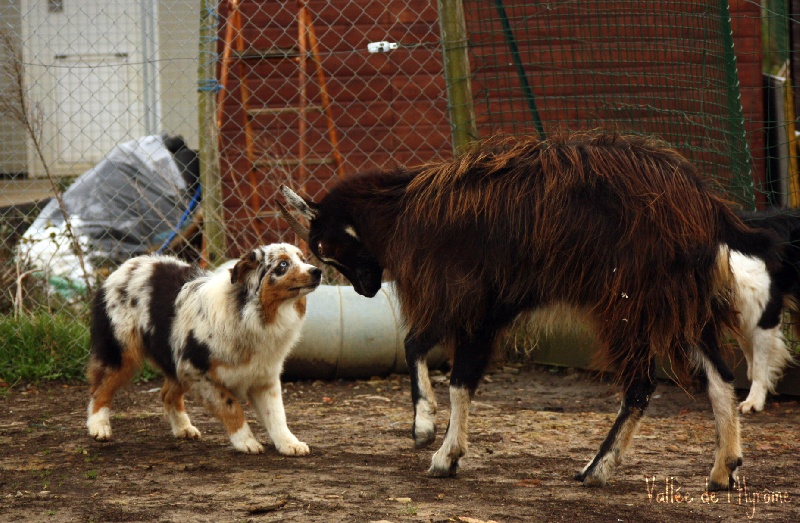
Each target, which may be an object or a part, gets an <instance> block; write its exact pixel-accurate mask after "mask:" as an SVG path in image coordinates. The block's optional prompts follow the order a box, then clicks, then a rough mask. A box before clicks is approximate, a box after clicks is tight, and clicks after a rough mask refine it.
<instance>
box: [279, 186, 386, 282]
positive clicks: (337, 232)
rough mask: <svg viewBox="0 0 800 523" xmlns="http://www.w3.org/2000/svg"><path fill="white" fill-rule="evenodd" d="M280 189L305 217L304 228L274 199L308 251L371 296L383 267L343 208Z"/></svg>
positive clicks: (283, 187)
mask: <svg viewBox="0 0 800 523" xmlns="http://www.w3.org/2000/svg"><path fill="white" fill-rule="evenodd" d="M281 193H282V194H283V196H284V197H285V198H286V201H287V202H288V203H289V205H291V206H292V207H294V208H295V209H296V210H297V211H298V212H299V213H300V214H301V215H303V217H305V218H306V219H307V220H308V222H309V224H310V225H309V228H308V229H307V228H305V227H304V226H303V225H302V224H300V222H298V221H297V220H296V219H295V218H294V217H293V216H292V215H291V214H289V212H288V211H287V210H286V209H285V208H284V207H283V205H281V204H280V203H278V205H279V206H280V208H281V212H282V213H283V216H284V218H286V221H287V222H289V225H290V226H291V227H292V230H294V232H295V233H297V235H298V236H300V237H301V238H302V239H303V240H305V241H306V243H308V246H309V247H310V248H311V252H313V253H314V255H315V256H316V257H317V258H319V259H320V260H321V261H323V262H324V263H327V264H329V265H332V266H333V267H334V268H336V269H337V270H338V271H339V272H341V273H342V274H343V275H344V277H345V278H347V279H348V280H350V283H351V284H353V288H354V289H355V291H356V292H357V293H359V294H361V295H362V296H366V297H368V298H372V297H373V296H375V295H376V294H377V293H378V291H379V290H380V288H381V275H382V273H383V268H382V267H381V265H380V263H378V260H377V259H376V258H375V256H374V255H373V254H372V253H371V252H369V250H368V249H367V248H366V247H365V246H364V242H363V241H362V239H361V237H360V236H359V233H358V231H357V230H356V228H355V226H354V225H353V223H352V222H351V220H350V219H349V218H348V214H347V210H346V209H344V208H342V206H341V205H337V204H332V203H331V202H326V200H324V199H323V200H322V201H320V202H319V203H314V202H311V201H307V200H305V199H304V198H303V197H301V196H299V195H298V194H296V193H295V192H293V191H292V190H291V189H289V188H288V187H286V186H281Z"/></svg>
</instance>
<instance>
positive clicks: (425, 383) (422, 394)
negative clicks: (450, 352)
mask: <svg viewBox="0 0 800 523" xmlns="http://www.w3.org/2000/svg"><path fill="white" fill-rule="evenodd" d="M438 342H439V337H438V336H436V335H432V334H430V333H422V334H417V333H416V332H415V331H414V330H413V329H412V330H411V331H410V332H409V333H408V335H407V336H406V339H405V348H406V364H407V365H408V373H409V375H410V377H411V401H412V402H413V403H414V425H413V427H412V429H411V435H412V436H413V438H414V445H415V446H416V447H417V448H421V447H426V446H428V445H430V444H431V443H433V440H434V438H436V395H435V394H434V393H433V387H432V386H431V380H430V377H429V376H428V363H427V360H426V355H427V354H428V352H429V351H430V350H431V349H432V348H433V347H434V346H435V345H436V344H437V343H438Z"/></svg>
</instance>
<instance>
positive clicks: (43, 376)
mask: <svg viewBox="0 0 800 523" xmlns="http://www.w3.org/2000/svg"><path fill="white" fill-rule="evenodd" d="M0 340H3V342H2V343H0V381H5V382H7V383H8V384H10V385H15V384H17V383H20V382H32V383H36V382H39V381H47V380H67V381H76V380H81V381H82V380H84V379H85V378H84V372H85V368H86V362H87V359H88V355H89V351H88V347H89V327H88V325H87V324H86V323H85V322H83V321H81V320H79V319H76V318H75V317H74V316H73V315H70V314H67V313H55V314H48V313H37V314H32V315H23V316H20V317H19V318H13V317H10V316H5V317H2V318H0Z"/></svg>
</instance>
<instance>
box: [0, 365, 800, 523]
mask: <svg viewBox="0 0 800 523" xmlns="http://www.w3.org/2000/svg"><path fill="white" fill-rule="evenodd" d="M434 380H435V381H436V382H437V384H436V392H437V395H438V398H439V402H440V408H439V414H438V420H439V437H438V438H437V441H436V443H435V444H434V445H435V447H432V448H428V449H421V450H415V449H414V448H413V441H412V440H411V439H410V429H411V421H412V420H411V416H412V414H411V412H412V410H411V405H410V394H409V387H408V377H407V376H391V377H389V378H387V379H372V380H365V381H335V382H319V381H317V382H310V381H308V382H303V381H299V382H288V383H285V384H284V389H285V402H286V410H287V416H288V418H289V426H290V428H291V429H292V430H293V432H294V433H295V434H296V435H297V436H298V437H299V438H300V439H301V440H303V441H306V442H307V443H308V444H309V445H310V446H311V449H312V453H311V455H310V456H307V457H301V458H288V457H283V456H280V455H278V454H277V453H276V452H275V450H274V449H273V448H268V450H267V451H266V453H265V454H262V455H243V454H239V453H236V452H235V451H233V449H232V447H231V446H230V445H229V444H228V441H227V438H226V437H225V435H224V433H223V430H222V425H221V424H220V423H218V422H217V421H215V420H213V419H211V418H210V417H209V416H208V415H207V414H206V412H205V411H204V409H202V408H201V407H200V406H199V405H197V404H196V403H189V404H188V410H189V414H190V415H191V416H192V418H193V420H194V423H195V425H197V427H198V428H199V429H200V430H201V431H202V432H203V438H202V439H201V440H198V441H177V440H175V439H173V438H172V436H171V433H170V431H169V426H168V424H167V422H166V421H165V420H164V419H163V417H162V415H161V411H160V408H161V407H160V402H159V395H158V387H159V383H157V382H150V383H140V384H134V385H132V386H131V387H129V388H127V389H125V390H124V391H123V392H122V393H120V395H119V396H118V399H117V402H116V405H115V407H116V408H115V416H114V418H113V422H112V423H113V428H114V439H113V440H112V441H111V442H108V443H98V442H95V441H94V440H92V439H91V438H89V437H88V435H87V434H86V432H85V429H84V422H85V412H86V402H87V394H88V393H87V390H86V387H85V386H74V385H71V386H68V385H45V386H41V387H38V388H27V389H22V390H17V389H15V390H12V391H10V392H8V391H7V392H6V394H4V395H3V396H0V408H2V415H0V467H1V469H2V470H1V473H0V521H4V522H12V521H36V522H42V521H44V522H47V521H52V522H66V521H94V522H99V521H115V522H126V521H142V522H172V521H186V522H201V521H213V522H226V521H236V522H240V521H253V522H262V521H263V522H267V521H299V522H305V521H310V522H338V521H346V522H362V521H363V522H369V521H384V522H385V521H390V522H400V521H424V522H427V521H433V522H445V521H462V522H475V521H489V520H493V521H498V522H507V521H511V522H514V521H526V522H528V521H574V522H583V521H610V522H620V521H652V522H661V521H710V520H722V521H747V520H753V521H776V522H793V523H794V522H797V521H800V405H799V404H798V401H797V398H778V399H777V400H776V401H771V402H770V403H769V405H768V407H767V409H766V410H765V412H763V413H761V414H759V415H755V416H747V417H745V418H743V420H742V439H743V446H744V459H745V463H744V466H743V468H742V469H740V470H741V476H740V484H739V487H738V489H735V490H733V491H731V492H727V493H717V494H716V495H715V496H714V497H710V496H708V495H704V490H705V478H706V475H707V474H708V472H709V471H710V468H711V464H712V450H713V442H714V430H713V422H712V418H711V412H710V407H709V405H708V402H707V399H706V397H705V395H704V394H694V395H693V396H689V395H688V394H687V393H686V392H684V391H682V390H681V389H679V388H677V387H675V386H672V385H670V384H666V383H661V384H659V388H658V390H657V391H656V395H655V397H654V399H653V401H652V403H651V405H650V409H649V410H648V414H649V415H648V416H647V417H646V418H645V419H644V421H643V423H642V426H641V429H640V431H639V434H638V435H637V437H636V440H635V441H634V446H633V449H632V452H631V453H630V454H629V456H628V459H627V461H626V463H625V464H624V465H623V466H622V467H621V468H620V469H619V470H618V472H617V474H616V476H615V477H614V478H613V480H612V481H611V482H610V483H609V485H607V486H606V487H604V488H586V487H583V486H582V485H581V484H579V483H577V482H575V481H573V480H572V476H573V475H574V474H575V473H576V472H577V471H579V470H580V469H581V468H582V467H583V466H584V465H585V463H586V461H587V460H588V459H589V458H590V457H591V456H592V454H593V452H594V451H595V450H596V449H597V447H598V446H599V445H600V442H601V440H602V438H603V437H604V435H605V434H606V432H607V430H608V429H609V427H610V425H611V423H612V420H613V417H614V414H615V412H616V410H617V406H618V395H617V393H616V389H615V388H613V387H612V386H610V385H609V384H606V383H603V382H602V381H600V380H598V379H597V377H596V376H593V375H591V374H586V373H582V372H576V371H563V370H558V371H556V370H555V369H551V368H547V367H535V366H529V365H525V366H514V365H512V366H503V367H498V368H496V369H495V371H494V372H492V373H491V374H490V375H489V376H488V377H487V379H486V383H484V384H483V385H482V387H481V389H480V391H479V394H478V395H477V396H476V398H475V401H474V403H473V407H472V410H471V417H470V450H469V453H468V454H467V456H466V457H465V458H463V459H462V461H461V468H460V470H459V473H458V477H457V478H455V479H434V478H428V477H427V476H426V475H425V471H426V470H427V467H428V464H429V460H430V457H431V453H432V452H433V450H435V448H436V446H438V445H439V444H440V443H441V437H442V432H443V427H444V426H445V425H446V415H447V412H448V400H447V385H446V381H445V380H446V377H445V376H442V375H436V376H434ZM248 412H249V413H250V411H249V410H248ZM252 423H253V426H254V431H255V432H256V434H257V435H258V436H260V437H261V438H262V439H263V438H266V435H265V433H264V432H263V430H261V428H260V427H257V426H256V422H255V421H252Z"/></svg>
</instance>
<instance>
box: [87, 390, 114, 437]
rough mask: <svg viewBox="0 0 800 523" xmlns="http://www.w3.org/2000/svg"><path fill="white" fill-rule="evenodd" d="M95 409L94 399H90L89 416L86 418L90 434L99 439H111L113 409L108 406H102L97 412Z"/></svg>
mask: <svg viewBox="0 0 800 523" xmlns="http://www.w3.org/2000/svg"><path fill="white" fill-rule="evenodd" d="M93 411H94V399H92V400H90V401H89V417H88V419H87V420H86V427H87V428H88V429H89V435H90V436H91V437H93V438H94V439H96V440H97V441H108V440H110V439H111V410H110V409H109V408H108V407H101V408H100V409H98V411H97V412H93Z"/></svg>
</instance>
